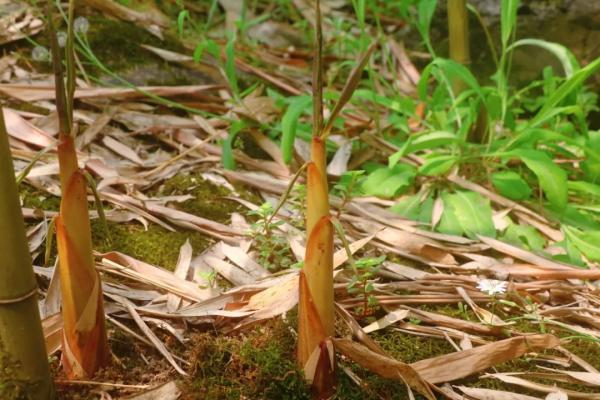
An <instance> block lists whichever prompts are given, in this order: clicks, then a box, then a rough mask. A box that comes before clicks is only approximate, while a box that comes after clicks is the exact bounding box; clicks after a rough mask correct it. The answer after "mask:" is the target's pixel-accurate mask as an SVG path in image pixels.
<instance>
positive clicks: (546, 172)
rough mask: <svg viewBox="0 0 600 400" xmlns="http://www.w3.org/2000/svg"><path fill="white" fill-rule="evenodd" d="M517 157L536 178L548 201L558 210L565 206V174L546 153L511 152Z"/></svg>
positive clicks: (534, 151) (529, 151)
mask: <svg viewBox="0 0 600 400" xmlns="http://www.w3.org/2000/svg"><path fill="white" fill-rule="evenodd" d="M511 154H512V155H514V156H516V157H519V158H520V159H521V160H522V161H523V162H524V163H525V165H527V168H529V169H530V170H532V171H533V173H534V174H535V175H536V176H537V178H538V182H539V184H540V187H541V188H542V190H543V191H544V194H545V195H546V198H547V199H548V201H549V202H550V203H551V204H552V205H553V206H555V207H556V208H557V209H558V210H564V209H565V207H566V206H567V198H568V196H567V173H566V172H565V171H564V170H563V169H562V168H560V167H559V166H558V165H556V164H555V163H554V162H553V161H552V159H551V158H550V157H548V156H547V155H546V153H544V152H541V151H538V150H529V149H517V150H513V151H512V152H511Z"/></svg>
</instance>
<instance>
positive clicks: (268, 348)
mask: <svg viewBox="0 0 600 400" xmlns="http://www.w3.org/2000/svg"><path fill="white" fill-rule="evenodd" d="M192 340H193V341H194V346H193V350H192V354H190V356H189V357H188V359H190V360H191V362H192V374H191V376H192V377H191V378H190V379H189V380H188V381H187V382H185V383H184V397H183V398H184V399H207V400H210V399H240V398H250V399H257V398H266V399H274V398H277V399H297V400H301V399H309V398H310V396H309V390H308V387H307V386H306V384H305V383H304V380H303V377H302V374H301V373H300V371H298V368H297V366H296V363H295V355H294V354H295V338H294V337H293V336H292V335H291V333H290V330H289V326H288V325H287V324H286V323H285V322H283V321H282V320H280V319H274V320H271V321H269V322H267V323H266V324H264V325H262V326H260V327H257V328H255V329H253V330H251V331H250V332H249V333H247V334H244V335H240V336H235V337H226V336H214V335H212V334H209V333H203V334H198V335H195V336H194V337H193V339H192Z"/></svg>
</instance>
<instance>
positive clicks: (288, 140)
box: [281, 96, 312, 163]
mask: <svg viewBox="0 0 600 400" xmlns="http://www.w3.org/2000/svg"><path fill="white" fill-rule="evenodd" d="M311 104H312V98H311V97H310V96H297V97H294V98H292V99H290V100H289V105H288V107H287V109H286V111H285V113H284V114H283V117H282V118H281V152H282V154H283V161H285V162H286V163H290V162H291V161H292V156H293V154H294V140H295V139H296V128H297V127H298V119H299V118H300V116H301V115H302V114H303V113H304V112H305V111H307V110H310V109H311Z"/></svg>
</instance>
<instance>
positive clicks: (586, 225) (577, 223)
mask: <svg viewBox="0 0 600 400" xmlns="http://www.w3.org/2000/svg"><path fill="white" fill-rule="evenodd" d="M547 209H548V211H550V216H551V217H552V218H554V219H557V220H559V221H560V222H562V223H563V224H564V225H570V226H573V227H576V228H578V229H583V230H590V231H594V230H600V222H598V221H597V220H596V219H595V218H593V217H592V216H591V215H590V214H588V213H586V212H585V211H580V210H578V209H577V208H575V207H574V206H572V205H571V204H567V207H566V208H564V209H562V210H558V209H556V208H555V207H553V206H552V205H550V207H548V208H547Z"/></svg>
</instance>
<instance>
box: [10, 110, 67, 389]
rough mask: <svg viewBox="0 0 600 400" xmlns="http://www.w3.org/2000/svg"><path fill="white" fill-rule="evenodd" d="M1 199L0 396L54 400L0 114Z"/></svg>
mask: <svg viewBox="0 0 600 400" xmlns="http://www.w3.org/2000/svg"><path fill="white" fill-rule="evenodd" d="M0 193H2V195H1V196H0V254H2V257H1V259H0V260H1V262H0V297H1V298H0V351H1V356H2V357H1V359H0V394H4V395H8V396H9V397H11V396H10V395H11V393H9V392H8V390H10V388H11V387H13V386H14V385H24V386H25V387H24V388H23V389H24V391H25V394H26V396H27V398H31V399H40V400H49V399H54V398H56V395H55V393H54V386H53V383H52V379H51V377H50V369H49V367H48V359H47V358H46V348H45V344H44V335H43V332H42V324H41V322H40V314H39V310H38V305H37V296H36V294H37V284H36V281H35V276H34V274H33V268H32V266H31V257H30V255H29V248H28V245H27V238H26V236H25V226H24V224H23V215H22V214H21V206H20V204H19V195H18V191H17V185H16V182H15V176H14V172H13V165H12V158H11V154H10V148H9V144H8V136H7V134H6V129H5V125H4V117H3V112H2V109H1V108H0ZM13 363H14V364H13ZM13 394H14V393H13ZM11 398H12V397H11Z"/></svg>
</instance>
